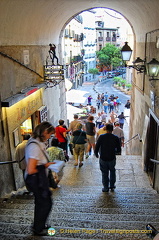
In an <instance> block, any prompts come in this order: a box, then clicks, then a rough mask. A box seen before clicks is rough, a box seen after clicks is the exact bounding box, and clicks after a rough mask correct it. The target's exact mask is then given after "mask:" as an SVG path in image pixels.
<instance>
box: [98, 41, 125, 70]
mask: <svg viewBox="0 0 159 240" xmlns="http://www.w3.org/2000/svg"><path fill="white" fill-rule="evenodd" d="M96 55H97V58H98V59H99V64H100V65H104V66H107V67H110V66H113V68H116V67H118V66H120V65H121V63H122V58H121V52H120V48H118V47H116V46H115V45H113V44H110V43H107V44H106V45H105V47H103V48H102V49H101V50H100V51H97V52H96Z"/></svg>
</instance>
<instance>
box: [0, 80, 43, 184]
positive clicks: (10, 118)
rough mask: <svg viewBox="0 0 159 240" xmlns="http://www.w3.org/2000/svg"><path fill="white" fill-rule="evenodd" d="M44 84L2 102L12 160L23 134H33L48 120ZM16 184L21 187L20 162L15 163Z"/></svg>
mask: <svg viewBox="0 0 159 240" xmlns="http://www.w3.org/2000/svg"><path fill="white" fill-rule="evenodd" d="M43 91H44V88H43V85H40V87H39V86H38V87H32V88H31V89H30V88H29V89H26V90H25V92H24V93H22V94H16V95H15V96H13V97H11V98H8V99H6V100H5V101H3V102H2V116H3V121H4V122H5V125H6V126H7V132H8V139H9V146H10V152H11V157H12V160H14V154H15V149H16V146H17V145H18V144H19V143H21V142H22V135H23V134H31V133H32V131H33V129H34V128H35V126H36V125H38V124H39V123H40V122H42V121H45V120H47V107H46V106H43ZM13 170H14V177H15V185H16V187H17V188H19V187H20V186H19V183H20V182H21V174H20V172H19V171H20V170H19V167H18V164H13Z"/></svg>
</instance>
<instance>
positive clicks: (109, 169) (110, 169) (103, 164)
mask: <svg viewBox="0 0 159 240" xmlns="http://www.w3.org/2000/svg"><path fill="white" fill-rule="evenodd" d="M99 164H100V170H101V172H102V184H103V186H104V189H108V188H109V187H110V188H114V184H115V182H116V170H115V165H116V159H114V160H112V161H103V160H102V159H100V160H99Z"/></svg>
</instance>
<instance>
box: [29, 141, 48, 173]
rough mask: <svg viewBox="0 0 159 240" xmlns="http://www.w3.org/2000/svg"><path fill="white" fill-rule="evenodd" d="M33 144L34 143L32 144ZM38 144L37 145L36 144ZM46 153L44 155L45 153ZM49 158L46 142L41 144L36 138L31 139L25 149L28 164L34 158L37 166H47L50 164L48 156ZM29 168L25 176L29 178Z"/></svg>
mask: <svg viewBox="0 0 159 240" xmlns="http://www.w3.org/2000/svg"><path fill="white" fill-rule="evenodd" d="M31 142H33V143H31ZM34 142H37V143H34ZM43 151H44V152H45V153H44V152H43ZM45 154H46V155H47V156H48V158H49V155H48V153H47V152H46V145H45V143H44V142H40V141H39V140H37V139H34V138H30V139H29V141H28V143H27V145H26V148H25V159H26V163H27V164H28V161H29V158H33V159H36V160H37V165H38V166H39V165H43V164H46V163H47V162H48V160H47V157H46V155H45ZM27 174H28V173H27V168H26V171H25V176H27Z"/></svg>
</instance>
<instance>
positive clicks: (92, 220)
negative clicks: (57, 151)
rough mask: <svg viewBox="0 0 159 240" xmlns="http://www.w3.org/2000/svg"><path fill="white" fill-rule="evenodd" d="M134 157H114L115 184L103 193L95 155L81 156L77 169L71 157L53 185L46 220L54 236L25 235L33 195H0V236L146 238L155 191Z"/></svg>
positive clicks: (156, 218) (153, 218)
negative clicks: (50, 204) (81, 162)
mask: <svg viewBox="0 0 159 240" xmlns="http://www.w3.org/2000/svg"><path fill="white" fill-rule="evenodd" d="M139 160H140V158H139V157H135V156H133V157H132V156H131V157H125V156H124V157H122V156H119V157H118V163H117V184H116V186H117V188H116V189H115V191H114V192H109V193H103V192H102V183H101V172H100V170H99V164H98V160H97V159H94V158H93V157H92V158H90V159H89V160H87V161H85V162H84V165H85V166H84V167H83V168H81V169H79V168H74V166H73V163H74V162H73V161H69V162H68V163H67V164H66V167H65V168H64V176H63V179H62V180H61V182H60V184H61V188H59V189H56V190H53V207H52V211H51V213H50V216H49V221H48V222H49V223H50V224H51V226H52V227H53V228H55V231H56V234H55V235H54V236H49V237H42V238H40V237H35V236H31V230H30V226H31V224H32V222H33V217H34V198H33V196H28V195H23V190H19V191H18V192H17V193H16V194H12V196H11V197H10V198H8V199H6V201H3V200H4V199H3V198H1V199H0V239H4V240H14V239H19V240H21V239H25V240H30V239H31V240H32V239H35V240H36V239H46V240H47V239H52V240H53V239H57V240H72V239H76V240H79V239H84V240H86V239H91V240H95V239H100V240H101V239H108V240H109V239H111V240H137V239H138V240H142V239H143V240H148V239H149V238H148V237H147V235H146V231H145V226H146V224H147V223H151V224H153V225H154V227H156V228H158V223H159V195H158V194H157V193H156V191H154V190H153V189H152V188H151V186H150V184H149V181H148V178H147V177H146V176H145V173H143V172H142V171H141V169H140V168H139V167H138V161H139ZM124 230H125V232H124ZM142 231H144V232H142Z"/></svg>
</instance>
